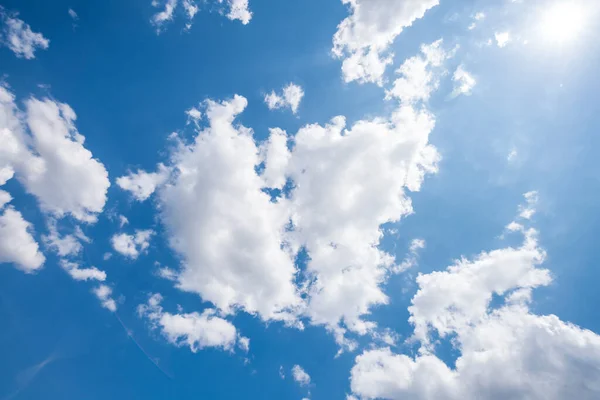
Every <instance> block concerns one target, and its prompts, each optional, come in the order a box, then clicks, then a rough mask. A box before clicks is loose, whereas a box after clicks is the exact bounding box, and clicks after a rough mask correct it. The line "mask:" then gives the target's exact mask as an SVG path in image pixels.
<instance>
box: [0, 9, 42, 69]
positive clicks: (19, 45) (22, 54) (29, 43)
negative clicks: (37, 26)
mask: <svg viewBox="0 0 600 400" xmlns="http://www.w3.org/2000/svg"><path fill="white" fill-rule="evenodd" d="M0 23H1V24H2V33H1V35H0V43H1V44H3V45H5V46H7V47H8V48H9V49H10V50H12V52H13V53H15V55H16V56H17V57H19V58H25V59H27V60H30V59H33V58H35V51H36V50H37V49H44V50H45V49H47V48H48V46H49V45H50V41H49V40H48V39H46V38H45V37H44V36H43V35H42V34H41V33H37V32H33V31H32V30H31V27H30V26H29V25H28V24H26V23H25V22H24V21H23V20H21V19H19V18H17V15H12V16H11V15H9V14H7V13H6V12H5V10H4V8H3V7H2V6H0Z"/></svg>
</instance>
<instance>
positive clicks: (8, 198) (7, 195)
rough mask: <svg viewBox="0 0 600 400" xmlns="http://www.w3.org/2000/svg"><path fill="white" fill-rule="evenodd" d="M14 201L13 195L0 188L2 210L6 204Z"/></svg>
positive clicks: (0, 207)
mask: <svg viewBox="0 0 600 400" xmlns="http://www.w3.org/2000/svg"><path fill="white" fill-rule="evenodd" d="M11 201H12V196H11V195H10V193H8V192H6V191H4V190H0V210H2V209H3V208H4V206H5V205H7V204H8V203H10V202H11Z"/></svg>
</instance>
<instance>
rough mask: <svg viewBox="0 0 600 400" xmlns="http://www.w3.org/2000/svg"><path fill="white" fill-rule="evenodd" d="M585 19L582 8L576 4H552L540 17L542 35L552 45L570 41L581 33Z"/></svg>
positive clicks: (571, 2)
mask: <svg viewBox="0 0 600 400" xmlns="http://www.w3.org/2000/svg"><path fill="white" fill-rule="evenodd" d="M585 17H586V15H585V10H584V8H583V7H582V6H581V5H580V4H578V3H576V2H573V1H564V2H560V3H555V4H552V5H551V6H550V7H549V8H548V9H546V10H544V13H543V15H542V21H541V30H542V35H543V36H544V38H545V39H546V40H549V41H551V42H554V43H564V42H567V41H570V40H572V39H574V38H575V37H576V36H577V35H578V34H579V33H580V32H581V31H582V29H583V26H584V23H585Z"/></svg>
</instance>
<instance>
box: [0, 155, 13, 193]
mask: <svg viewBox="0 0 600 400" xmlns="http://www.w3.org/2000/svg"><path fill="white" fill-rule="evenodd" d="M0 161H2V159H1V158H0ZM14 174H15V171H14V170H13V169H12V167H10V166H0V186H2V185H4V184H5V183H6V182H8V181H9V180H10V179H12V177H13V176H14Z"/></svg>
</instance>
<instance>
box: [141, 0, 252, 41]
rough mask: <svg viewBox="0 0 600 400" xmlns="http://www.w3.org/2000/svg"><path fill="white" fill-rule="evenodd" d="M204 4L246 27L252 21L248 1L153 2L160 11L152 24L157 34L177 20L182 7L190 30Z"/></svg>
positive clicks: (168, 0) (188, 0)
mask: <svg viewBox="0 0 600 400" xmlns="http://www.w3.org/2000/svg"><path fill="white" fill-rule="evenodd" d="M199 3H202V4H203V5H204V6H206V7H213V8H216V9H217V11H218V12H219V13H221V14H225V16H226V17H227V18H228V19H230V20H232V21H235V20H238V21H240V22H241V23H242V24H244V25H246V24H248V23H249V22H250V20H251V19H252V12H251V11H250V8H249V3H248V0H212V1H209V2H200V1H198V0H152V6H153V7H155V8H157V9H159V11H158V12H156V13H155V14H154V15H152V18H151V19H150V22H151V23H152V24H153V25H154V26H155V27H156V32H157V33H160V32H162V30H163V29H164V28H165V25H166V24H167V23H168V22H171V21H172V20H173V19H174V18H175V13H176V12H177V10H178V9H179V5H181V9H183V12H184V13H185V15H186V18H187V23H186V26H185V27H186V29H190V28H191V27H192V24H193V20H194V17H195V16H196V14H197V13H198V12H199V11H200V5H199Z"/></svg>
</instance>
